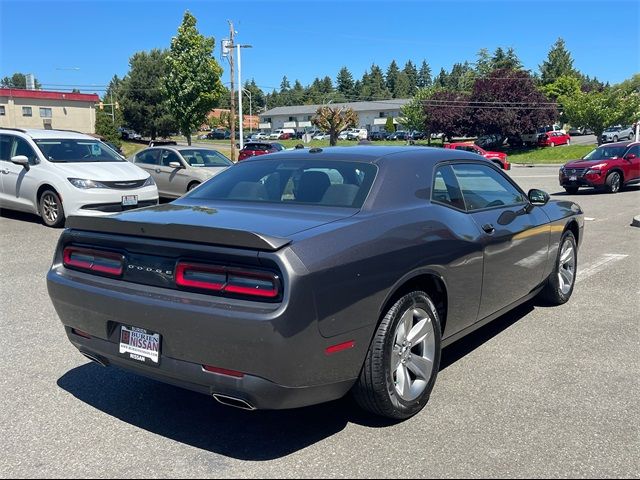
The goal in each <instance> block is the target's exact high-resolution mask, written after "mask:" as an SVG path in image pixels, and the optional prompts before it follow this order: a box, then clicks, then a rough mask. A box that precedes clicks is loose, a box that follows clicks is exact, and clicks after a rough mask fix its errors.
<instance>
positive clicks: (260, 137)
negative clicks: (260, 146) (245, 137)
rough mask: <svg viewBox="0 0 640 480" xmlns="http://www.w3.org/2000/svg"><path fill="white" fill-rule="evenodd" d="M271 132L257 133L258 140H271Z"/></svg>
mask: <svg viewBox="0 0 640 480" xmlns="http://www.w3.org/2000/svg"><path fill="white" fill-rule="evenodd" d="M269 135H270V133H269V132H259V133H256V134H255V137H256V140H269Z"/></svg>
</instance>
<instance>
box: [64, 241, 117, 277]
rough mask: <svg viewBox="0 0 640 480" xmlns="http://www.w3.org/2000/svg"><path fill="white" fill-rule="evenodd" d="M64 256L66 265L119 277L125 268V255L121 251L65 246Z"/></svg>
mask: <svg viewBox="0 0 640 480" xmlns="http://www.w3.org/2000/svg"><path fill="white" fill-rule="evenodd" d="M62 257H63V263H64V266H65V267H68V268H74V269H78V270H84V271H87V272H95V273H102V274H105V275H110V276H114V277H119V276H120V275H122V271H123V270H124V256H123V255H121V254H119V253H114V252H104V251H102V250H93V249H90V248H82V247H65V249H64V251H63V254H62Z"/></svg>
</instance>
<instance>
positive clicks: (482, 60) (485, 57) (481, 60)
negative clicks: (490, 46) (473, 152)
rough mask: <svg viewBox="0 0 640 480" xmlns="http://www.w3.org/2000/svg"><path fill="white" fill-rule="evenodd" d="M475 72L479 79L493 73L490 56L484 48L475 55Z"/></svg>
mask: <svg viewBox="0 0 640 480" xmlns="http://www.w3.org/2000/svg"><path fill="white" fill-rule="evenodd" d="M476 57H478V59H477V60H476V72H477V73H478V75H479V76H481V77H486V76H487V75H489V74H490V73H491V72H492V71H493V62H492V59H491V54H490V53H489V50H487V49H486V48H481V49H480V50H479V51H478V53H477V54H476Z"/></svg>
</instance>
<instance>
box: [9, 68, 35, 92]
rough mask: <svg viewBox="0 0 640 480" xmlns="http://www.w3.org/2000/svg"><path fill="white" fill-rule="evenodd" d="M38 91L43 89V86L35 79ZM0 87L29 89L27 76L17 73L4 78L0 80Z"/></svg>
mask: <svg viewBox="0 0 640 480" xmlns="http://www.w3.org/2000/svg"><path fill="white" fill-rule="evenodd" d="M34 83H35V87H36V90H41V89H42V84H41V83H40V82H39V81H38V79H37V78H35V79H34ZM0 87H4V88H22V89H25V88H27V75H26V74H24V73H20V72H16V73H14V74H13V75H11V76H10V77H4V78H3V79H2V80H0Z"/></svg>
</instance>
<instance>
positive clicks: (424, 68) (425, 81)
mask: <svg viewBox="0 0 640 480" xmlns="http://www.w3.org/2000/svg"><path fill="white" fill-rule="evenodd" d="M432 83H433V80H432V79H431V67H430V66H429V64H428V63H427V61H426V60H423V61H422V65H421V66H420V71H419V72H418V79H417V84H416V86H417V88H425V87H430V86H431V84H432Z"/></svg>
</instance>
